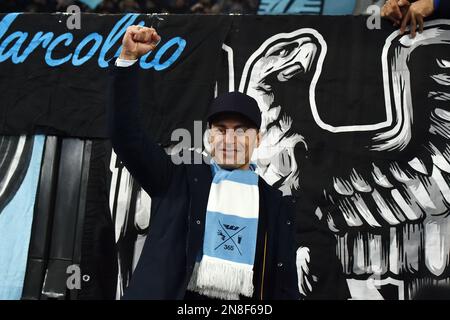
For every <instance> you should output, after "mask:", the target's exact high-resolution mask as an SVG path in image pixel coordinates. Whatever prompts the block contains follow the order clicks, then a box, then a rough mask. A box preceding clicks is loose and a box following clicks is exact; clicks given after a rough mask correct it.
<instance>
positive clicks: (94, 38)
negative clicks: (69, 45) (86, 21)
mask: <svg viewBox="0 0 450 320" xmlns="http://www.w3.org/2000/svg"><path fill="white" fill-rule="evenodd" d="M90 41H94V45H93V46H92V48H91V50H89V52H88V53H87V54H86V55H85V56H84V57H83V58H81V59H80V58H78V56H79V55H80V52H81V50H83V48H84V46H85V45H86V44H88V43H89V42H90ZM102 41H103V37H102V36H101V35H100V34H98V33H97V32H94V33H91V34H90V35H88V36H87V37H86V38H84V39H83V41H81V42H80V44H79V45H78V46H77V48H76V49H75V53H74V55H73V58H72V64H73V65H74V66H80V65H82V64H83V63H85V62H86V61H88V60H89V59H90V58H91V57H92V56H93V55H94V53H95V52H96V51H97V50H98V48H100V45H101V44H102Z"/></svg>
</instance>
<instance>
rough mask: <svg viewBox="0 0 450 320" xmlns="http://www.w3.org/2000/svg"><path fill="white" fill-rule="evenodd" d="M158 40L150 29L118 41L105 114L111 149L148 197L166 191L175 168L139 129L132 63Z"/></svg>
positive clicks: (136, 80) (130, 30) (136, 77)
mask: <svg viewBox="0 0 450 320" xmlns="http://www.w3.org/2000/svg"><path fill="white" fill-rule="evenodd" d="M159 40H160V37H159V35H158V34H157V33H156V31H155V30H154V29H152V28H145V27H138V26H131V27H129V28H128V29H127V31H126V33H125V35H124V38H123V41H122V52H121V55H120V57H119V59H118V60H117V61H116V65H115V66H111V75H112V78H111V84H110V87H109V89H110V93H109V94H110V98H111V100H110V103H109V110H108V111H109V130H110V137H111V142H112V146H113V148H114V151H115V152H116V154H117V155H118V157H119V159H120V160H121V161H122V162H123V164H124V165H125V167H126V168H127V169H128V171H130V173H131V174H132V175H133V177H134V178H135V179H136V180H137V181H138V182H139V183H140V184H141V186H142V187H143V188H144V190H145V191H146V192H147V193H148V194H149V195H150V196H154V195H158V194H161V193H164V192H165V191H166V189H167V186H168V184H169V182H170V180H171V177H172V174H173V170H174V166H175V165H174V164H173V163H172V161H171V159H170V157H169V156H168V155H167V154H166V153H165V151H164V149H163V148H162V147H161V146H159V145H158V144H157V143H155V142H154V141H153V140H152V139H151V138H150V137H149V136H148V135H147V134H146V133H145V132H144V130H143V129H142V127H141V123H140V119H139V92H138V83H139V70H138V65H137V63H134V64H132V63H133V62H136V61H137V59H139V58H140V57H141V56H142V55H144V54H146V53H147V52H149V51H150V50H154V49H155V47H156V45H157V43H158V42H159ZM130 64H132V65H130ZM121 65H122V66H121Z"/></svg>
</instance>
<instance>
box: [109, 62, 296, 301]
mask: <svg viewBox="0 0 450 320" xmlns="http://www.w3.org/2000/svg"><path fill="white" fill-rule="evenodd" d="M112 72H113V79H112V80H113V85H112V89H113V92H112V93H111V94H112V95H113V97H114V98H113V101H112V105H111V110H110V112H111V114H110V120H111V130H112V131H111V138H112V139H111V141H112V145H113V148H114V150H115V152H116V153H117V155H118V156H119V158H120V159H121V160H122V162H123V163H124V164H125V166H126V167H127V169H128V170H129V171H130V173H131V174H132V175H133V176H134V177H135V179H137V180H138V182H139V183H140V185H141V186H142V187H143V188H144V190H146V191H147V193H149V195H150V196H151V197H152V215H151V216H152V223H151V226H150V229H149V234H148V236H147V239H146V242H145V245H144V248H143V251H142V254H141V257H140V260H139V263H138V265H137V267H136V269H135V272H134V274H133V277H132V279H131V282H130V285H129V287H128V288H127V290H126V291H125V295H124V297H123V298H124V299H183V298H184V297H185V293H186V288H187V284H188V282H189V280H190V277H191V274H192V271H193V268H194V264H195V259H196V256H197V253H198V252H199V250H200V249H201V245H202V243H203V235H204V222H205V214H206V205H207V199H208V194H209V188H210V185H211V181H212V174H211V169H210V167H209V165H207V164H205V163H203V164H199V165H179V166H176V165H174V164H173V163H172V162H171V159H170V158H169V156H167V155H166V154H165V152H164V150H163V149H162V148H161V147H160V146H158V145H157V144H156V143H154V142H152V140H151V139H150V138H149V137H147V136H146V135H145V134H144V133H143V132H142V129H141V126H140V125H139V119H138V118H137V115H138V112H137V111H138V107H139V103H138V99H137V96H138V95H137V88H136V87H135V86H134V85H133V84H134V83H136V80H137V76H138V73H137V72H136V68H133V67H130V68H117V67H112ZM259 187H260V192H261V194H262V197H263V198H264V200H265V203H266V210H267V219H268V221H267V226H268V228H269V230H268V232H267V234H268V240H267V243H268V245H267V261H277V265H276V266H275V265H273V263H272V265H270V266H268V270H267V272H268V274H269V275H270V277H271V279H272V281H273V283H274V284H273V290H272V291H271V292H269V291H265V293H264V299H298V298H299V293H298V289H297V274H296V272H295V247H294V242H293V241H292V240H293V232H294V228H293V224H291V223H286V222H287V221H290V219H292V216H293V210H288V208H287V207H285V206H284V205H283V203H282V198H281V193H280V192H279V191H277V190H276V189H273V188H272V187H270V186H269V185H267V183H265V182H264V181H263V180H262V179H260V182H259Z"/></svg>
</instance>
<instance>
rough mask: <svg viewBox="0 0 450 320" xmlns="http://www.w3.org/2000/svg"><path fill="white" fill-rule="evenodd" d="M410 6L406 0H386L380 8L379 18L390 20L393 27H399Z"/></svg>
mask: <svg viewBox="0 0 450 320" xmlns="http://www.w3.org/2000/svg"><path fill="white" fill-rule="evenodd" d="M410 5H411V4H410V2H409V1H408V0H388V1H386V3H385V4H384V6H383V7H382V8H381V16H382V17H384V18H387V19H389V20H391V21H392V22H393V23H394V26H400V23H401V21H402V19H403V17H404V16H405V14H406V13H407V12H408V9H409V6H410Z"/></svg>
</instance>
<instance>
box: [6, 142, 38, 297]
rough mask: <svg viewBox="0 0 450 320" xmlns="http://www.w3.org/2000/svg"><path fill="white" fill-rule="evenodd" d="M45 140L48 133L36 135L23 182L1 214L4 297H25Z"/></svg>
mask: <svg viewBox="0 0 450 320" xmlns="http://www.w3.org/2000/svg"><path fill="white" fill-rule="evenodd" d="M44 142H45V137H44V136H42V135H38V136H35V137H34V143H33V152H32V156H31V161H30V164H29V167H28V170H27V173H26V175H25V178H24V180H23V182H22V185H21V186H20V188H19V190H17V193H16V194H15V196H14V198H13V199H12V200H11V201H10V202H9V203H8V205H7V206H6V207H5V208H4V209H3V211H2V213H1V214H0V300H19V299H20V298H21V296H22V287H23V281H24V279H25V270H26V264H27V257H28V246H29V242H30V237H31V225H32V222H33V212H34V201H35V197H36V191H37V186H38V181H39V172H40V170H41V160H42V152H43V150H44Z"/></svg>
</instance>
